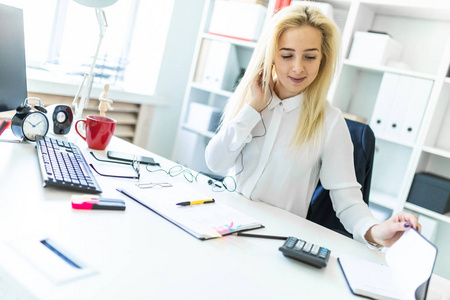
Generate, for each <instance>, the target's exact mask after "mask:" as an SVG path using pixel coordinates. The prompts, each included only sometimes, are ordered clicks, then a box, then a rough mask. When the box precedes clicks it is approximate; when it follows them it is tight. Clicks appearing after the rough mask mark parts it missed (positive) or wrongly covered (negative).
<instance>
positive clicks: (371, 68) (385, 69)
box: [344, 59, 435, 80]
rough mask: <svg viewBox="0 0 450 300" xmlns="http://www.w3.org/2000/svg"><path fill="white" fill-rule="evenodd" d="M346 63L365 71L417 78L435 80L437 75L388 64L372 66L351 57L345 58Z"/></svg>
mask: <svg viewBox="0 0 450 300" xmlns="http://www.w3.org/2000/svg"><path fill="white" fill-rule="evenodd" d="M344 65H346V66H350V67H354V68H358V69H361V70H365V71H369V72H376V73H384V72H390V73H395V74H399V75H406V76H412V77H417V78H423V79H429V80H435V76H433V75H430V74H426V73H422V72H415V71H411V70H401V69H397V68H392V67H387V66H371V65H366V64H361V63H355V62H352V61H351V60H349V59H345V60H344Z"/></svg>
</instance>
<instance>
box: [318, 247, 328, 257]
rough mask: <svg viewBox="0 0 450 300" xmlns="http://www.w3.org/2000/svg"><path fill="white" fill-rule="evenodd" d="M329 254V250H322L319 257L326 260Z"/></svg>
mask: <svg viewBox="0 0 450 300" xmlns="http://www.w3.org/2000/svg"><path fill="white" fill-rule="evenodd" d="M327 253H328V249H327V248H322V249H320V253H319V257H322V258H325V257H327Z"/></svg>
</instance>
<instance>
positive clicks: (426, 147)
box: [422, 146, 450, 158]
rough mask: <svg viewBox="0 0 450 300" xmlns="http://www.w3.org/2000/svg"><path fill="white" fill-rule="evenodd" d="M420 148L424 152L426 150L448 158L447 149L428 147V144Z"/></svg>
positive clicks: (449, 156) (449, 155)
mask: <svg viewBox="0 0 450 300" xmlns="http://www.w3.org/2000/svg"><path fill="white" fill-rule="evenodd" d="M422 150H423V151H424V152H427V153H430V154H434V155H438V156H442V157H444V158H450V151H447V150H442V149H439V148H434V147H428V146H424V147H423V149H422Z"/></svg>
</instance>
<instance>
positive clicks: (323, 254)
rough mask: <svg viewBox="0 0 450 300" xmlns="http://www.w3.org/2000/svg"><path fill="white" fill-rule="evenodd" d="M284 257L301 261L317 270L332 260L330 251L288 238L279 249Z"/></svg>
mask: <svg viewBox="0 0 450 300" xmlns="http://www.w3.org/2000/svg"><path fill="white" fill-rule="evenodd" d="M279 250H280V251H281V252H282V253H283V255H284V256H287V257H290V258H293V259H296V260H299V261H301V262H304V263H306V264H309V265H311V266H314V267H316V268H323V267H325V266H326V265H327V262H328V259H329V258H330V252H331V251H330V250H328V249H327V248H324V247H320V246H318V245H314V244H312V243H309V242H307V241H304V240H301V239H298V238H295V237H292V236H290V237H288V238H287V239H286V241H285V242H284V244H283V246H281V247H280V248H279Z"/></svg>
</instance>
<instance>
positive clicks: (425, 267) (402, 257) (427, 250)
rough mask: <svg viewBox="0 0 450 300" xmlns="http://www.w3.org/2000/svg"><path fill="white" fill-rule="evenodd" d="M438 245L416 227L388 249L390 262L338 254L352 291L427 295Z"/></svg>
mask: <svg viewBox="0 0 450 300" xmlns="http://www.w3.org/2000/svg"><path fill="white" fill-rule="evenodd" d="M436 256H437V248H436V247H435V246H434V245H433V244H432V243H430V242H429V241H428V240H427V239H426V238H425V237H423V236H422V235H421V234H420V233H418V232H417V231H416V230H414V229H409V230H408V231H406V232H405V233H404V234H403V235H402V236H401V237H400V239H399V240H398V241H397V242H396V243H395V244H394V245H393V246H392V247H391V248H389V249H388V250H387V252H386V264H378V263H373V262H369V261H365V260H362V259H357V258H354V257H350V256H341V257H339V258H338V262H339V265H340V267H341V270H342V272H343V274H344V276H345V279H346V281H347V284H348V286H349V288H350V290H351V292H352V293H353V294H355V295H360V296H365V297H370V298H373V299H426V294H427V290H428V285H429V281H430V278H431V274H432V272H433V268H434V263H435V260H436Z"/></svg>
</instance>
